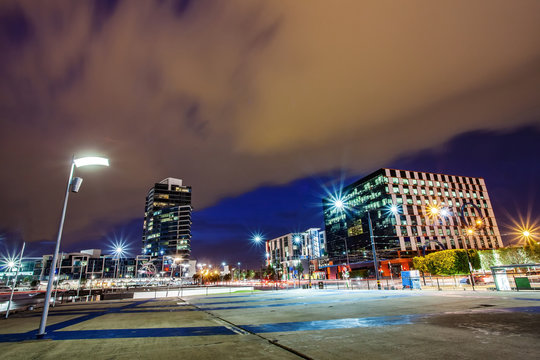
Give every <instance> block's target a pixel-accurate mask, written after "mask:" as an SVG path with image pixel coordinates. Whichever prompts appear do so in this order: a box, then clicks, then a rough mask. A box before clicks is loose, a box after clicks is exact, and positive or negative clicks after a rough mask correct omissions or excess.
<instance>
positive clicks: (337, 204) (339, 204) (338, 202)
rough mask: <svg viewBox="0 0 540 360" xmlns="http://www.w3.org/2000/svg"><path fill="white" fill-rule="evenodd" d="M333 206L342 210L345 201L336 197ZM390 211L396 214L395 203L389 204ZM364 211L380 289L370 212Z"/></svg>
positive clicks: (379, 283) (378, 283)
mask: <svg viewBox="0 0 540 360" xmlns="http://www.w3.org/2000/svg"><path fill="white" fill-rule="evenodd" d="M334 207H335V208H336V209H338V210H343V209H344V207H345V203H344V202H343V200H341V199H338V200H336V201H334ZM390 211H391V212H392V213H394V214H397V213H398V212H399V209H398V207H397V205H391V206H390ZM366 213H367V216H368V226H369V238H370V240H371V252H372V253H373V268H374V270H375V278H376V279H377V288H378V289H381V280H380V276H379V264H378V261H377V252H376V250H375V238H374V236H373V224H372V223H371V214H370V212H369V210H366ZM346 241H347V240H345V244H347V242H346ZM345 246H346V245H345ZM347 255H348V254H347Z"/></svg>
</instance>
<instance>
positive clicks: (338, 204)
mask: <svg viewBox="0 0 540 360" xmlns="http://www.w3.org/2000/svg"><path fill="white" fill-rule="evenodd" d="M334 207H335V208H336V209H338V210H341V209H343V207H345V204H344V203H343V200H341V199H337V200H336V201H334Z"/></svg>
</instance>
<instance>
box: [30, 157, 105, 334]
mask: <svg viewBox="0 0 540 360" xmlns="http://www.w3.org/2000/svg"><path fill="white" fill-rule="evenodd" d="M88 165H101V166H109V159H107V158H103V157H83V158H79V159H75V156H73V157H72V159H71V166H70V170H69V177H68V181H67V186H66V193H65V195H64V205H63V207H62V215H61V216H60V224H59V226H58V234H57V236H56V247H55V249H54V255H53V258H52V262H51V270H50V272H49V281H48V282H47V292H46V293H45V303H44V304H43V313H42V315H41V322H40V324H39V330H38V334H37V338H38V339H42V338H43V337H44V336H45V334H46V333H45V327H46V326H47V315H48V314H49V305H50V301H51V292H52V288H53V280H54V273H55V270H56V269H55V266H56V260H57V259H58V253H59V251H60V241H61V240H62V230H63V228H64V220H65V218H66V210H67V204H68V198H69V191H70V188H71V190H72V191H73V192H78V191H79V187H80V186H81V182H82V179H81V178H73V172H74V170H75V167H78V168H79V167H82V166H88Z"/></svg>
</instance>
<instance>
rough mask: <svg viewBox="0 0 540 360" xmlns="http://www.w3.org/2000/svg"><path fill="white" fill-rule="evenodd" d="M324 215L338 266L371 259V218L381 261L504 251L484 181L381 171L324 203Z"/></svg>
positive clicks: (332, 256) (329, 244) (330, 253)
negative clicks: (452, 251)
mask: <svg viewBox="0 0 540 360" xmlns="http://www.w3.org/2000/svg"><path fill="white" fill-rule="evenodd" d="M336 201H338V202H340V205H342V206H336ZM323 211H324V221H325V228H326V236H327V251H328V256H329V259H334V260H337V261H338V262H340V261H344V260H345V257H346V256H347V255H348V256H349V257H350V259H351V261H361V260H369V259H371V258H372V251H371V238H370V234H369V218H371V223H372V228H373V239H374V243H375V248H376V251H377V255H378V256H379V257H381V258H392V257H402V256H403V257H410V256H416V255H418V253H420V252H425V251H426V250H427V251H430V250H436V249H444V248H446V249H463V248H469V249H470V248H474V249H494V248H499V247H502V246H503V244H502V240H501V236H500V233H499V228H498V226H497V222H496V220H495V215H494V213H493V209H492V207H491V202H490V199H489V195H488V192H487V188H486V184H485V181H484V179H482V178H474V177H465V176H455V175H445V174H435V173H426V172H418V171H407V170H395V169H386V168H385V169H379V170H377V171H376V172H374V173H372V174H370V175H368V176H366V177H364V178H362V179H360V180H358V181H356V182H355V183H353V184H351V185H349V186H347V187H345V188H344V189H343V190H342V192H341V194H339V195H336V196H330V197H326V198H324V199H323ZM368 213H369V218H368Z"/></svg>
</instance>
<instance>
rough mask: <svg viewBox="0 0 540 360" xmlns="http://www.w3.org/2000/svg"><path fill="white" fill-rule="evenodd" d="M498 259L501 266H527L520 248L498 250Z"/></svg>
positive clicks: (525, 257) (522, 250)
mask: <svg viewBox="0 0 540 360" xmlns="http://www.w3.org/2000/svg"><path fill="white" fill-rule="evenodd" d="M497 252H498V254H499V259H500V260H501V263H502V264H503V265H513V264H527V262H528V259H527V254H526V252H525V250H524V249H523V248H522V247H515V246H514V247H507V248H500V249H498V251H497Z"/></svg>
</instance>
